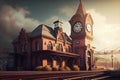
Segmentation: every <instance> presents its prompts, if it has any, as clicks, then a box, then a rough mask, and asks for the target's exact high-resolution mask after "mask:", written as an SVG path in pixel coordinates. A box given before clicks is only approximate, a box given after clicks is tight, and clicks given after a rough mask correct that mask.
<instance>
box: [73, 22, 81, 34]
mask: <svg viewBox="0 0 120 80" xmlns="http://www.w3.org/2000/svg"><path fill="white" fill-rule="evenodd" d="M81 30H82V24H81V23H80V22H77V23H76V24H75V25H74V27H73V31H74V32H76V33H78V32H80V31H81Z"/></svg>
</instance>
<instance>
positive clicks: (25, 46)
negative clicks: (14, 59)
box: [22, 44, 27, 52]
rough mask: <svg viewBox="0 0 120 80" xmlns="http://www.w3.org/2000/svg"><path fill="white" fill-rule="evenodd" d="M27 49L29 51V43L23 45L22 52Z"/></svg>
mask: <svg viewBox="0 0 120 80" xmlns="http://www.w3.org/2000/svg"><path fill="white" fill-rule="evenodd" d="M26 51H27V45H26V44H24V45H23V46H22V52H26Z"/></svg>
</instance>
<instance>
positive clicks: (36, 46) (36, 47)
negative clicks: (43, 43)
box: [35, 41, 40, 50]
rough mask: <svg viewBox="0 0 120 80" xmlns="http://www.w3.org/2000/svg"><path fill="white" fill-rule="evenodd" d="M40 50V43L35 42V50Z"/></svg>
mask: <svg viewBox="0 0 120 80" xmlns="http://www.w3.org/2000/svg"><path fill="white" fill-rule="evenodd" d="M39 48H40V47H39V43H38V41H36V42H35V49H36V50H39Z"/></svg>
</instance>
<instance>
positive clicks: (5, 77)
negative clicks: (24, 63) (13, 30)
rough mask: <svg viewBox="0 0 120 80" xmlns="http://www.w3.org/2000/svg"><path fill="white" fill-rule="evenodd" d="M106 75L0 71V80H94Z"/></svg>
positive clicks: (76, 72)
mask: <svg viewBox="0 0 120 80" xmlns="http://www.w3.org/2000/svg"><path fill="white" fill-rule="evenodd" d="M107 74H108V71H0V80H17V79H24V80H26V79H27V80H29V79H40V80H43V79H55V80H56V79H70V80H73V79H94V78H100V77H104V78H106V76H107ZM107 77H108V76H107Z"/></svg>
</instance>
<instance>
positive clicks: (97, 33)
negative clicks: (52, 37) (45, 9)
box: [59, 6, 120, 51]
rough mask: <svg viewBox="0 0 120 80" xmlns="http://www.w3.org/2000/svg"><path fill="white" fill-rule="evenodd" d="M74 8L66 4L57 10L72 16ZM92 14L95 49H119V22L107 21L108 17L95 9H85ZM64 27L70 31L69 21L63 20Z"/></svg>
mask: <svg viewBox="0 0 120 80" xmlns="http://www.w3.org/2000/svg"><path fill="white" fill-rule="evenodd" d="M74 11H75V10H74V9H73V8H71V7H68V6H63V7H61V8H60V9H59V12H60V13H61V14H63V15H66V16H68V17H72V16H73V15H74ZM87 12H89V13H90V14H91V15H92V18H93V20H94V28H93V29H94V40H93V46H95V47H96V50H98V51H99V50H111V49H117V48H119V49H120V46H119V44H120V38H119V34H120V24H119V23H118V24H114V23H107V21H108V18H107V17H106V16H105V15H104V14H101V13H99V12H96V10H95V9H90V10H87ZM63 21H64V22H65V26H67V28H66V27H64V29H65V31H66V33H68V34H69V33H70V30H68V29H69V27H68V26H70V25H69V23H68V22H67V21H65V20H63Z"/></svg>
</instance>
